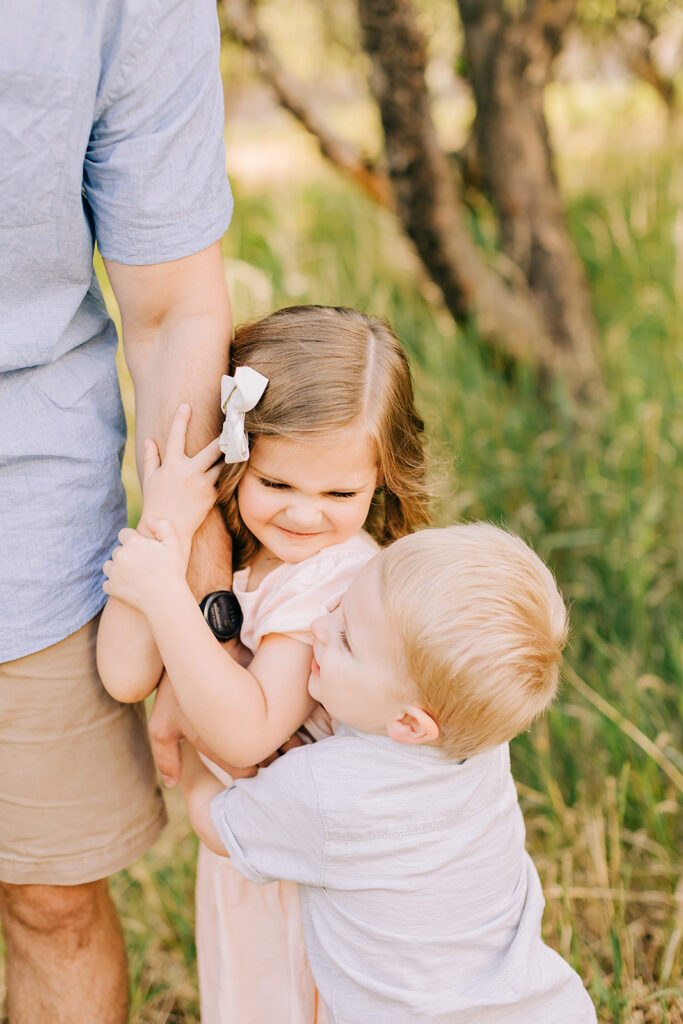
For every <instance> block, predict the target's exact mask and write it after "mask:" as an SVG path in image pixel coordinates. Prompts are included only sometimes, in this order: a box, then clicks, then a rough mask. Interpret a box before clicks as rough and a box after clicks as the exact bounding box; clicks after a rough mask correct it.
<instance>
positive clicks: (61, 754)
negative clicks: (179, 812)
mask: <svg viewBox="0 0 683 1024" xmlns="http://www.w3.org/2000/svg"><path fill="white" fill-rule="evenodd" d="M98 622H99V616H97V617H96V618H95V619H93V620H92V621H91V622H89V623H88V624H87V625H85V626H83V628H82V629H79V630H78V632H77V633H73V634H72V635H71V636H68V637H67V638H66V639H65V640H62V641H61V642H60V643H58V644H54V645H53V646H52V647H47V648H46V649H45V650H43V651H38V652H37V653H35V654H29V655H27V656H26V657H25V658H17V659H16V660H15V661H8V662H5V663H4V664H0V880H1V881H4V882H10V883H15V884H25V883H26V884H44V885H76V884H78V883H79V882H92V881H94V880H95V879H98V878H105V877H106V876H107V875H110V874H112V872H114V871H118V870H120V869H121V868H124V867H126V866H127V865H128V864H130V863H132V861H134V860H135V859H136V858H137V857H139V856H140V855H141V854H142V853H144V852H145V850H147V849H148V847H149V846H150V845H151V844H152V843H153V842H154V840H155V839H156V838H157V836H158V835H159V832H160V831H161V829H162V828H163V826H164V824H165V822H166V813H165V810H164V804H163V799H162V796H161V793H160V791H159V787H158V786H157V782H156V773H155V769H154V762H153V760H152V754H151V751H150V747H149V742H148V739H147V726H146V721H145V712H144V708H143V706H142V705H131V704H119V703H118V701H115V700H114V699H113V698H112V697H110V696H109V694H108V693H107V692H106V690H105V689H104V687H103V686H102V683H101V682H100V679H99V676H98V675H97V668H96V666H95V639H96V636H97V625H98Z"/></svg>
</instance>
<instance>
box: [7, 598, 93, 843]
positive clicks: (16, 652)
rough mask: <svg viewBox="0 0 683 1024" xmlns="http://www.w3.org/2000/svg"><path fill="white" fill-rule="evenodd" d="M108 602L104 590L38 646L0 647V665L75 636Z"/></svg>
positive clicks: (31, 644)
mask: <svg viewBox="0 0 683 1024" xmlns="http://www.w3.org/2000/svg"><path fill="white" fill-rule="evenodd" d="M106 603H107V595H106V594H105V593H104V592H102V596H101V598H100V597H99V596H97V598H96V599H95V600H91V601H89V602H88V603H87V604H86V605H85V606H84V608H83V611H82V612H81V615H79V616H77V618H76V619H75V620H73V621H70V622H69V625H68V626H62V627H61V628H60V629H59V631H58V633H57V635H56V636H52V635H48V639H47V642H44V640H41V641H40V643H39V644H38V646H37V647H34V646H33V641H31V643H30V644H29V646H28V648H25V647H23V646H20V647H18V648H16V649H13V648H12V647H10V648H8V650H7V651H5V650H4V649H0V665H4V664H5V662H8V661H18V660H19V658H27V657H28V656H29V655H30V654H37V653H38V651H45V650H47V648H48V647H54V645H55V644H58V643H61V641H62V640H66V638H67V637H68V636H73V634H74V633H77V632H78V630H79V629H82V628H83V626H85V625H86V623H88V622H90V621H91V620H92V619H94V618H95V616H96V615H99V613H100V612H101V611H102V609H103V608H104V606H105V604H106ZM25 628H29V627H25ZM1 862H2V858H0V863H1Z"/></svg>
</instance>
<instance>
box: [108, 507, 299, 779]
mask: <svg viewBox="0 0 683 1024" xmlns="http://www.w3.org/2000/svg"><path fill="white" fill-rule="evenodd" d="M149 525H150V526H151V528H152V529H153V531H154V532H155V536H156V537H157V540H149V539H147V538H144V537H141V536H140V535H139V534H137V533H136V532H135V531H134V530H123V531H121V534H120V537H121V539H122V541H123V546H122V547H121V548H117V550H116V551H115V552H114V555H113V558H112V561H111V562H107V563H106V564H105V567H104V571H105V574H106V575H107V576H108V577H109V580H108V582H106V583H105V585H104V586H105V590H106V592H107V593H108V594H111V595H113V596H114V597H117V598H119V599H120V600H123V601H125V602H126V603H127V604H130V605H132V606H133V607H134V608H136V609H138V610H139V611H142V612H143V613H144V615H145V616H146V618H147V621H148V622H149V624H150V627H151V629H152V633H153V635H154V639H155V642H156V644H157V646H158V648H159V651H160V652H161V656H162V658H163V661H164V664H165V666H166V669H167V671H168V674H169V676H170V677H171V679H172V680H173V689H174V691H175V694H176V696H177V698H178V701H179V702H180V705H181V707H182V709H183V711H184V713H185V714H186V715H187V718H188V719H189V721H190V722H191V724H192V726H193V728H194V729H196V731H197V733H198V734H199V735H200V736H201V738H202V740H203V741H204V743H206V744H207V746H208V747H210V748H211V749H212V750H214V751H215V752H216V754H218V755H219V756H220V757H221V758H222V759H223V760H225V761H227V762H229V763H230V764H234V765H238V766H239V767H246V766H248V765H252V764H255V763H257V762H258V761H261V760H263V759H264V758H265V757H267V756H268V755H269V754H271V753H272V751H273V750H275V749H276V748H277V747H279V746H280V745H281V744H282V743H283V742H285V740H287V739H288V738H289V736H290V735H291V734H292V733H293V732H294V731H295V730H296V729H297V728H298V727H299V726H300V725H301V723H302V722H303V721H304V720H305V719H306V717H307V716H308V715H309V714H310V712H311V710H312V709H313V707H314V706H315V701H314V700H313V698H312V697H310V695H309V693H308V678H309V674H310V668H311V648H310V646H309V645H308V644H304V643H301V642H300V641H298V640H293V639H291V638H290V637H286V636H282V635H281V634H271V635H269V636H267V637H265V638H264V640H263V641H262V642H261V644H260V646H259V649H258V651H257V653H256V655H255V656H254V658H253V660H252V662H251V664H250V666H249V669H248V670H247V669H244V668H242V667H241V666H240V665H238V664H236V663H235V662H234V661H233V660H232V658H231V657H230V655H229V654H227V653H226V652H225V651H224V650H223V648H222V647H221V645H220V644H219V643H218V641H217V640H216V638H215V637H214V635H213V633H212V632H211V630H210V629H209V627H208V625H207V623H206V622H205V620H204V616H203V615H202V613H201V611H200V610H199V608H198V606H197V603H196V601H195V600H194V598H193V596H192V593H191V592H190V589H189V587H188V586H187V583H186V581H185V578H184V555H183V551H182V548H181V546H180V544H179V542H178V539H177V537H176V535H175V531H174V529H173V527H172V526H171V524H170V523H167V522H159V523H151V524H149Z"/></svg>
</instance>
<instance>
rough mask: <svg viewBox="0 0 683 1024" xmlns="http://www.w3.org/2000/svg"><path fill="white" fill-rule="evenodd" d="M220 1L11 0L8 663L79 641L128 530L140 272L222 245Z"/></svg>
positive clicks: (2, 521)
mask: <svg viewBox="0 0 683 1024" xmlns="http://www.w3.org/2000/svg"><path fill="white" fill-rule="evenodd" d="M218 55H219V31H218V22H217V16H216V6H215V3H214V2H213V0H55V2H53V3H51V4H49V6H48V7H46V6H45V4H44V3H42V2H40V0H4V2H3V4H2V30H1V32H0V661H6V660H9V659H12V658H17V657H19V656H21V655H24V654H28V653H31V652H33V651H37V650H41V649H42V648H44V647H47V646H49V645H50V644H53V643H56V642H57V641H58V640H61V639H63V638H64V637H65V636H68V635H69V634H70V633H72V632H74V631H75V630H77V629H79V628H80V627H81V626H82V625H83V624H84V623H85V622H87V621H88V620H89V619H91V618H92V617H93V615H95V614H96V613H97V612H98V611H99V610H100V608H101V607H102V605H103V603H104V594H103V593H102V590H101V584H102V579H103V577H102V575H101V566H102V563H103V561H104V560H105V559H106V557H108V553H109V552H110V551H111V549H112V546H113V544H114V542H115V539H116V534H117V532H118V530H119V529H120V528H121V526H122V525H125V519H126V511H125V495H124V492H123V487H122V484H121V475H120V463H121V457H122V452H123V445H124V441H125V422H124V416H123V409H122V406H121V398H120V394H119V388H118V380H117V374H116V366H115V361H114V356H115V351H116V342H117V339H116V331H115V328H114V325H113V323H112V322H111V320H110V319H109V317H108V315H107V312H106V309H105V305H104V301H103V299H102V294H101V291H100V288H99V286H98V284H97V280H96V278H95V276H94V273H93V265H92V257H93V246H94V242H95V240H96V241H97V243H98V245H99V248H100V251H101V253H102V254H103V256H105V257H107V258H108V259H110V260H114V261H116V262H119V263H125V264H154V263H163V262H166V261H169V260H174V259H179V258H180V257H182V256H187V255H191V254H193V253H196V252H199V251H201V250H202V249H204V248H206V247H207V246H209V245H210V244H212V243H213V242H215V241H216V239H218V238H220V236H221V235H222V234H223V232H224V231H225V229H226V228H227V226H228V223H229V220H230V214H231V210H232V200H231V197H230V190H229V187H228V184H227V180H226V175H225V150H224V145H223V118H224V114H223V92H222V86H221V81H220V76H219V71H218Z"/></svg>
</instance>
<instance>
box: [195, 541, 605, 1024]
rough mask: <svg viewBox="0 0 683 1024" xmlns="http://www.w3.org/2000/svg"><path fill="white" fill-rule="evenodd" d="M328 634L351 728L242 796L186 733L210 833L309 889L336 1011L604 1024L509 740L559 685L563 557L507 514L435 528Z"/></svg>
mask: <svg viewBox="0 0 683 1024" xmlns="http://www.w3.org/2000/svg"><path fill="white" fill-rule="evenodd" d="M313 631H314V636H315V643H314V647H313V650H314V657H313V663H312V668H311V676H310V680H309V691H310V693H311V695H312V696H313V697H315V698H316V700H318V701H320V703H321V704H322V705H323V706H324V707H325V708H326V709H327V711H328V712H329V714H330V715H331V716H332V718H333V719H334V720H336V722H337V723H338V725H337V729H336V734H335V735H334V736H332V737H330V738H329V739H326V740H322V741H321V742H319V743H315V744H312V745H309V746H305V747H300V748H298V749H296V750H293V751H290V752H289V753H288V754H286V755H285V756H284V757H281V758H279V759H278V760H277V761H276V762H275V763H274V764H272V765H271V766H270V767H268V768H266V769H263V770H261V771H260V772H259V774H258V775H257V776H256V777H255V778H252V779H243V780H239V781H237V782H236V783H235V784H234V785H233V786H232V787H231V788H230V789H228V790H223V789H222V787H221V784H220V782H219V781H218V780H217V779H216V778H215V776H213V775H212V774H211V773H210V772H209V771H208V770H207V769H206V768H205V767H204V766H203V765H202V763H201V762H200V761H199V759H198V757H197V756H196V754H195V753H194V751H193V750H192V748H191V747H189V746H188V745H187V744H186V745H185V747H184V752H183V762H184V767H183V780H182V781H183V789H184V794H185V798H186V801H187V805H188V808H189V813H190V819H191V821H192V825H193V827H194V829H195V830H196V832H197V833H198V835H199V836H200V837H201V839H202V840H203V841H204V843H206V844H207V845H208V846H210V847H211V849H213V850H215V851H216V852H217V853H221V854H225V855H227V856H230V857H231V858H232V861H233V864H234V866H235V867H236V868H237V869H238V870H239V871H240V872H242V874H244V875H245V877H246V878H248V879H251V880H252V881H254V882H257V883H266V882H269V881H271V880H273V879H276V878H285V879H292V880H294V881H296V882H298V883H299V887H300V888H299V893H300V901H301V911H302V917H303V923H304V933H305V937H306V946H307V950H308V954H309V958H310V962H311V967H312V969H313V974H314V976H315V980H316V983H317V985H318V988H319V990H320V993H321V996H322V998H323V1001H324V1002H325V1005H326V1008H327V1010H328V1014H329V1018H330V1021H331V1024H437V1022H438V1024H485V1022H496V1024H593V1022H595V1020H596V1018H595V1012H594V1010H593V1007H592V1004H591V1002H590V1000H589V998H588V995H587V993H586V991H585V989H584V988H583V985H582V984H581V981H580V979H579V978H578V976H577V975H576V974H575V973H574V971H573V970H572V969H571V968H570V967H569V965H568V964H566V963H565V961H564V960H562V958H561V957H560V956H558V954H557V953H555V952H553V951H552V950H551V949H550V948H549V947H547V946H546V945H544V943H543V941H542V939H541V928H540V925H541V915H542V912H543V895H542V891H541V886H540V882H539V879H538V875H537V873H536V870H535V868H534V866H533V864H532V862H531V860H530V858H529V857H528V855H527V854H526V852H525V850H524V823H523V820H522V815H521V812H520V809H519V806H518V803H517V796H516V792H515V787H514V783H513V781H512V777H511V775H510V767H509V756H508V747H507V742H508V740H510V739H512V737H513V736H515V735H517V733H519V732H521V731H522V730H524V729H526V728H527V727H528V726H529V724H530V723H531V722H532V721H533V719H534V718H536V716H537V715H539V714H541V713H542V712H543V711H544V710H545V709H546V708H547V707H548V705H549V704H550V703H551V702H552V700H553V698H554V696H555V693H556V690H557V685H558V673H559V663H560V658H561V651H562V648H563V646H564V644H565V641H566V635H567V621H566V612H565V607H564V604H563V601H562V598H561V596H560V594H559V593H558V591H557V587H556V585H555V582H554V580H553V577H552V576H551V574H550V572H549V571H548V569H547V568H546V567H545V566H544V565H543V563H542V562H541V561H540V559H539V558H538V557H537V556H536V555H535V554H534V553H533V552H532V551H530V550H529V548H528V547H527V546H526V545H525V544H524V543H523V542H522V541H521V540H519V539H518V538H516V537H513V536H510V535H509V534H507V533H504V532H503V531H502V530H499V529H496V528H495V527H493V526H488V525H486V524H482V523H480V524H475V525H469V526H453V527H450V528H448V529H444V530H426V531H423V532H421V533H416V534H413V535H412V536H410V537H406V538H403V539H402V540H399V541H396V542H395V543H394V544H392V545H391V546H390V547H389V548H387V549H385V550H384V551H382V552H381V553H380V554H379V555H377V556H376V557H375V558H374V559H373V560H372V561H371V562H370V563H368V565H367V566H366V567H365V568H364V569H363V571H362V572H361V573H360V575H359V576H358V577H357V578H356V579H355V581H354V582H353V583H352V585H351V586H350V588H349V590H348V591H347V593H346V595H345V596H344V598H343V600H342V601H341V603H340V604H339V605H338V606H337V608H336V609H334V610H333V611H332V613H331V614H329V615H327V616H325V617H323V618H321V619H318V620H317V621H316V622H315V624H314V627H313ZM262 982H263V983H265V982H266V979H262ZM256 983H258V980H257V979H255V984H256Z"/></svg>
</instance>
